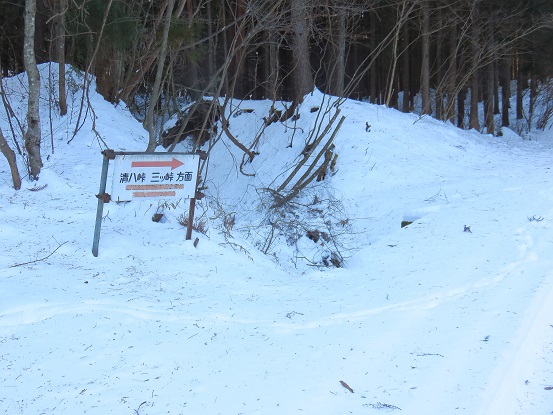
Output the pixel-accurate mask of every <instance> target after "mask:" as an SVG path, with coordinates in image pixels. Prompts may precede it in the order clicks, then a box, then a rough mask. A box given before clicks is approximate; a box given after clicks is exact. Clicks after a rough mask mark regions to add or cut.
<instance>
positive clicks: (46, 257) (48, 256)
mask: <svg viewBox="0 0 553 415" xmlns="http://www.w3.org/2000/svg"><path fill="white" fill-rule="evenodd" d="M66 243H67V242H63V243H61V244H59V245H58V247H57V248H56V249H54V250H53V251H52V252H50V254H48V255H46V256H45V257H44V258H39V259H35V260H34V261H28V262H22V263H21V264H15V265H11V266H10V268H15V267H20V266H23V265H29V264H34V263H35V262H40V261H44V260H45V259H48V258H50V257H51V256H52V255H54V253H55V252H56V251H57V250H58V249H60V248H61V247H62V246H63V245H65V244H66Z"/></svg>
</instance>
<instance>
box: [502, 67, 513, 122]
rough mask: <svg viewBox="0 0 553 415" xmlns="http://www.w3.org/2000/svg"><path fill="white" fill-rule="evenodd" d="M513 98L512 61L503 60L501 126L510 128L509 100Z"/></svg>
mask: <svg viewBox="0 0 553 415" xmlns="http://www.w3.org/2000/svg"><path fill="white" fill-rule="evenodd" d="M510 98H511V60H510V58H505V59H503V62H502V65H501V126H502V127H508V126H509V109H510V108H511V105H510V101H509V99H510Z"/></svg>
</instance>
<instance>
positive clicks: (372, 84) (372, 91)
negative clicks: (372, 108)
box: [369, 11, 378, 104]
mask: <svg viewBox="0 0 553 415" xmlns="http://www.w3.org/2000/svg"><path fill="white" fill-rule="evenodd" d="M376 26H377V23H376V12H374V11H373V12H371V15H370V29H369V43H370V53H371V54H373V53H376ZM376 77H377V72H376V60H373V61H372V64H371V67H370V68H369V97H370V101H371V103H372V104H376V103H377V95H378V92H377V86H376Z"/></svg>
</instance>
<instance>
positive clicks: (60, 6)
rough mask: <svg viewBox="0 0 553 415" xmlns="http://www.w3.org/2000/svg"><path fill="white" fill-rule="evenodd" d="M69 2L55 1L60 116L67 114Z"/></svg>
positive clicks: (63, 0)
mask: <svg viewBox="0 0 553 415" xmlns="http://www.w3.org/2000/svg"><path fill="white" fill-rule="evenodd" d="M66 10H67V0H57V1H54V11H55V13H56V14H57V16H56V19H55V23H54V26H55V36H56V40H55V42H54V43H55V51H56V52H55V53H56V60H57V61H58V78H59V79H58V96H59V107H60V115H61V116H63V115H65V114H67V97H66V92H65V12H66Z"/></svg>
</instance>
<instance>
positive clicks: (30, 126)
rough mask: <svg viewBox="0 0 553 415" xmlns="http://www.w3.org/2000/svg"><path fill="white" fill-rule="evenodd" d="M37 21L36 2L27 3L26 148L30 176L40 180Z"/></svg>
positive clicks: (24, 53) (24, 54) (24, 58)
mask: <svg viewBox="0 0 553 415" xmlns="http://www.w3.org/2000/svg"><path fill="white" fill-rule="evenodd" d="M35 19H36V1H34V0H31V1H26V2H25V38H24V45H23V62H24V64H25V70H26V71H27V79H28V82H29V97H28V106H27V131H26V133H25V148H26V150H27V155H28V158H29V159H28V160H29V176H30V178H31V179H32V180H38V175H39V174H40V169H41V168H42V157H41V155H40V141H41V132H40V112H39V98H40V73H39V72H38V68H37V65H36V58H35Z"/></svg>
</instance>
